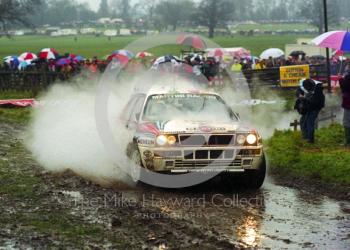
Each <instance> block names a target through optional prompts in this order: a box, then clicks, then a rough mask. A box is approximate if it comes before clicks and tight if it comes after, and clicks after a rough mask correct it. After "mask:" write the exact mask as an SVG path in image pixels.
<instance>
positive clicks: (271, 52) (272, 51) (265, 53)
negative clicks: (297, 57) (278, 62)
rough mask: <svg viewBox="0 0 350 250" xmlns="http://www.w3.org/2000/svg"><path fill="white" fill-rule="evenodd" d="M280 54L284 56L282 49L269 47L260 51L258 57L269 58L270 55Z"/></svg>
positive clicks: (274, 56) (277, 55) (273, 56)
mask: <svg viewBox="0 0 350 250" xmlns="http://www.w3.org/2000/svg"><path fill="white" fill-rule="evenodd" d="M282 56H284V52H283V50H281V49H277V48H271V49H267V50H264V51H263V52H262V53H261V55H260V58H261V59H269V58H270V57H272V58H279V57H282Z"/></svg>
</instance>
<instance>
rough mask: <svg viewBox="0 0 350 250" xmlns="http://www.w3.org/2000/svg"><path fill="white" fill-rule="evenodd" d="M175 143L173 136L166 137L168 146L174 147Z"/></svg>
mask: <svg viewBox="0 0 350 250" xmlns="http://www.w3.org/2000/svg"><path fill="white" fill-rule="evenodd" d="M175 143H176V137H175V136H173V135H169V136H168V144H169V145H174V144H175Z"/></svg>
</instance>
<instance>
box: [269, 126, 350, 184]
mask: <svg viewBox="0 0 350 250" xmlns="http://www.w3.org/2000/svg"><path fill="white" fill-rule="evenodd" d="M343 138H344V131H343V127H342V126H341V125H338V124H334V125H331V126H330V127H327V128H321V129H319V130H317V132H316V143H315V144H314V145H310V144H308V143H307V142H305V141H303V140H302V139H301V136H300V132H293V131H290V130H289V131H276V132H275V134H274V135H273V137H272V138H271V139H269V140H268V142H267V146H268V147H267V148H268V149H267V155H268V159H269V163H270V169H272V170H276V171H277V172H279V173H282V174H286V175H288V176H295V177H303V178H304V177H306V178H313V179H316V180H321V181H323V182H324V183H328V184H339V185H344V186H350V175H349V174H348V173H349V171H350V154H349V148H345V147H343V146H341V143H342V142H343Z"/></svg>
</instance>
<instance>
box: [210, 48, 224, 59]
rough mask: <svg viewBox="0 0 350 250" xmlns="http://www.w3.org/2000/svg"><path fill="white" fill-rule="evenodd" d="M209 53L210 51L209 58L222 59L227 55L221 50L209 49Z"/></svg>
mask: <svg viewBox="0 0 350 250" xmlns="http://www.w3.org/2000/svg"><path fill="white" fill-rule="evenodd" d="M207 51H208V56H210V57H222V56H223V55H225V53H226V51H225V50H224V49H221V48H216V49H208V50H207ZM226 54H227V53H226Z"/></svg>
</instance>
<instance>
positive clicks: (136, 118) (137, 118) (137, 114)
mask: <svg viewBox="0 0 350 250" xmlns="http://www.w3.org/2000/svg"><path fill="white" fill-rule="evenodd" d="M140 115H141V114H140V113H136V114H135V120H136V121H138V120H139V119H140Z"/></svg>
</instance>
